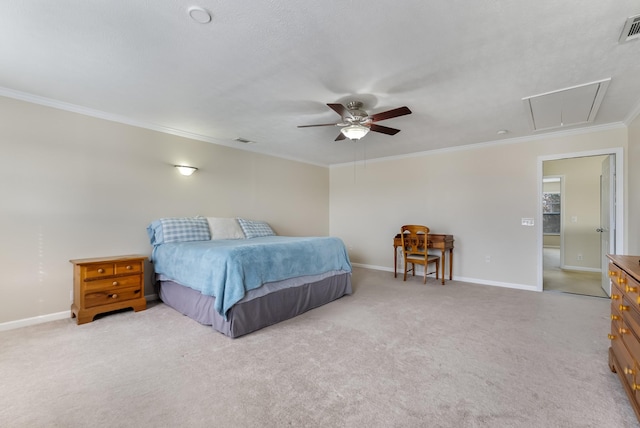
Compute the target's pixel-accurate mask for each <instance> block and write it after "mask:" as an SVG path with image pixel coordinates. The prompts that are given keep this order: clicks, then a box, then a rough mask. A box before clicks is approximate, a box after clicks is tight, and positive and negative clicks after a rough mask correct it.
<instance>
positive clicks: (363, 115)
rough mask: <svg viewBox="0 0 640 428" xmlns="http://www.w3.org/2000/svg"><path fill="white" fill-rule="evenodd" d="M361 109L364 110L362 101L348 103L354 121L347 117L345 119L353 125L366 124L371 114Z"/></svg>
mask: <svg viewBox="0 0 640 428" xmlns="http://www.w3.org/2000/svg"><path fill="white" fill-rule="evenodd" d="M361 109H362V103H361V102H360V101H349V102H348V103H347V110H349V113H351V116H352V117H353V119H352V120H349V119H351V118H348V117H345V118H344V119H345V120H347V121H349V122H351V123H362V122H364V121H365V120H366V119H367V117H369V114H368V113H367V112H366V111H364V110H361Z"/></svg>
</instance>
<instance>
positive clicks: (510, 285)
mask: <svg viewBox="0 0 640 428" xmlns="http://www.w3.org/2000/svg"><path fill="white" fill-rule="evenodd" d="M351 264H352V265H353V266H355V267H362V268H367V269H374V270H381V271H385V272H393V268H389V267H386V266H374V265H365V264H362V263H351ZM418 267H419V268H422V266H418ZM401 272H404V271H401V270H400V269H398V273H401ZM418 272H420V269H417V272H416V275H418ZM447 278H448V276H447ZM454 279H455V280H456V281H460V282H470V283H473V284H481V285H491V286H493V287H504V288H514V289H516V290H526V291H539V290H538V288H537V287H536V286H535V285H526V284H515V283H511V282H499V281H489V280H486V279H477V278H465V277H462V276H454ZM447 280H448V279H447Z"/></svg>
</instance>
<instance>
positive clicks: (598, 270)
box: [561, 265, 602, 273]
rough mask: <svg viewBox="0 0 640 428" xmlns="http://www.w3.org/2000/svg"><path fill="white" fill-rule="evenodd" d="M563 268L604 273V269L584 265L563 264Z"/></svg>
mask: <svg viewBox="0 0 640 428" xmlns="http://www.w3.org/2000/svg"><path fill="white" fill-rule="evenodd" d="M561 269H562V270H577V271H579V272H597V273H602V270H600V269H598V268H589V267H583V266H569V265H564V266H561Z"/></svg>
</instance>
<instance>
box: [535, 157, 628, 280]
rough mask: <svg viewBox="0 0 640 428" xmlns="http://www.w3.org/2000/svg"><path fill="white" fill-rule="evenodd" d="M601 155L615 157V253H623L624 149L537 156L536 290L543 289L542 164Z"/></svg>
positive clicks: (613, 200)
mask: <svg viewBox="0 0 640 428" xmlns="http://www.w3.org/2000/svg"><path fill="white" fill-rule="evenodd" d="M602 155H605V156H606V155H615V157H616V163H615V165H616V171H615V176H616V180H615V182H616V194H615V198H614V199H612V203H615V207H616V210H615V213H616V216H615V217H616V233H615V237H616V254H624V213H625V210H624V170H623V167H624V159H623V155H624V150H623V148H622V147H617V148H611V149H600V150H589V151H585V152H572V153H560V154H554V155H545V156H538V161H537V164H538V165H537V170H538V174H537V178H538V182H537V186H538V201H537V211H536V216H535V218H536V222H535V224H536V236H537V239H536V243H537V252H538V261H537V272H538V278H537V281H536V291H542V290H543V269H544V266H543V230H542V193H543V188H542V179H543V177H544V174H543V164H544V162H546V161H552V160H560V159H571V158H583V157H589V156H602Z"/></svg>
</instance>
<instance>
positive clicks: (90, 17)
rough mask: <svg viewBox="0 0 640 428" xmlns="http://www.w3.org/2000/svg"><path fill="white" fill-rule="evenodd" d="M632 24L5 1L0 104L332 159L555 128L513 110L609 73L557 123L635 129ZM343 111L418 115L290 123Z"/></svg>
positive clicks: (429, 12) (356, 2)
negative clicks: (200, 17) (600, 90)
mask: <svg viewBox="0 0 640 428" xmlns="http://www.w3.org/2000/svg"><path fill="white" fill-rule="evenodd" d="M191 6H200V7H203V8H205V9H206V10H208V11H210V13H211V15H212V20H211V22H210V23H208V24H199V23H196V22H195V21H193V20H192V19H191V18H190V17H189V15H188V13H187V10H188V9H189V7H191ZM636 14H640V2H638V1H636V0H583V1H557V0H536V1H531V0H511V1H499V0H477V1H470V0H466V1H461V0H449V1H446V2H444V1H438V2H436V1H424V0H399V1H393V2H392V1H371V0H340V1H338V0H325V1H302V2H292V1H283V0H281V1H278V0H270V1H242V0H235V1H220V0H216V1H214V0H190V1H183V0H172V1H152V0H109V1H98V0H93V1H89V0H87V1H78V0H76V1H72V0H56V1H50V0H21V1H3V2H0V95H8V96H12V97H16V98H23V99H28V100H32V101H37V102H43V103H45V104H47V103H48V104H50V105H58V106H62V107H64V108H69V109H71V110H74V109H75V110H76V111H82V112H86V113H89V114H95V115H98V116H102V117H107V118H114V119H117V120H122V121H124V122H127V123H133V124H137V125H140V126H146V127H150V128H153V129H164V130H170V132H173V133H176V134H179V135H188V136H194V137H196V138H199V139H202V140H205V141H210V142H213V143H217V144H223V145H228V146H233V147H238V148H241V149H246V150H252V151H256V152H261V153H267V154H272V155H275V156H281V157H285V158H290V159H298V160H302V161H305V162H310V163H314V164H320V165H331V164H338V163H344V162H351V161H353V160H354V159H362V158H363V157H366V158H367V159H374V158H380V157H388V156H397V155H405V154H410V153H415V152H423V151H429V150H436V149H443V148H448V147H455V146H461V145H468V144H476V143H483V142H490V141H498V140H504V139H511V138H519V137H527V136H532V135H539V134H541V133H545V132H546V133H548V132H557V129H555V130H551V131H549V130H547V131H542V132H541V131H533V130H532V128H531V126H530V124H529V121H528V118H527V111H526V109H525V106H524V103H523V101H522V99H523V98H525V97H530V96H533V95H537V94H542V93H547V92H552V91H556V90H560V89H563V88H567V87H573V86H577V85H582V84H586V83H590V82H594V81H599V80H602V79H607V78H611V83H610V85H609V87H608V89H607V92H606V94H605V97H604V99H603V101H602V104H601V106H600V110H599V111H598V114H597V116H596V118H595V120H594V121H593V122H591V123H588V124H582V125H576V126H570V127H564V128H563V129H575V128H578V127H584V126H602V125H609V124H620V123H622V122H625V121H628V120H629V118H630V117H631V116H632V115H634V114H635V113H636V112H637V110H638V105H639V103H640V60H639V59H640V41H637V40H636V41H631V42H628V43H624V44H619V43H618V38H619V36H620V32H621V30H622V28H623V26H624V23H625V20H626V18H627V17H629V16H632V15H636ZM350 100H360V101H362V102H364V104H365V106H364V107H365V109H366V110H367V111H368V112H369V113H378V112H381V111H385V110H389V109H392V108H396V107H400V106H405V105H406V106H408V107H409V108H410V109H411V110H412V111H413V114H411V115H408V116H402V117H398V118H394V119H390V120H387V121H384V122H379V124H381V125H384V126H389V127H393V128H398V129H401V130H402V132H400V133H398V134H397V135H395V136H388V135H384V134H379V133H374V132H371V133H369V135H367V136H366V137H365V138H364V139H363V140H361V141H360V142H357V143H356V142H352V141H349V140H343V141H339V142H334V141H333V140H334V139H335V137H336V136H337V135H338V133H339V128H334V127H318V128H302V129H301V128H297V125H307V124H315V123H330V122H334V121H336V122H337V121H338V120H339V119H340V118H339V116H338V115H337V114H336V113H335V112H333V111H332V110H331V109H329V108H328V107H327V106H326V103H346V102H347V101H350ZM501 129H506V130H508V131H509V132H508V133H506V134H501V135H498V134H497V131H498V130H501ZM237 137H242V138H245V139H249V140H253V141H256V144H251V145H243V144H241V143H238V142H235V141H233V140H234V139H235V138H237ZM365 145H366V149H365V147H364V146H365Z"/></svg>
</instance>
